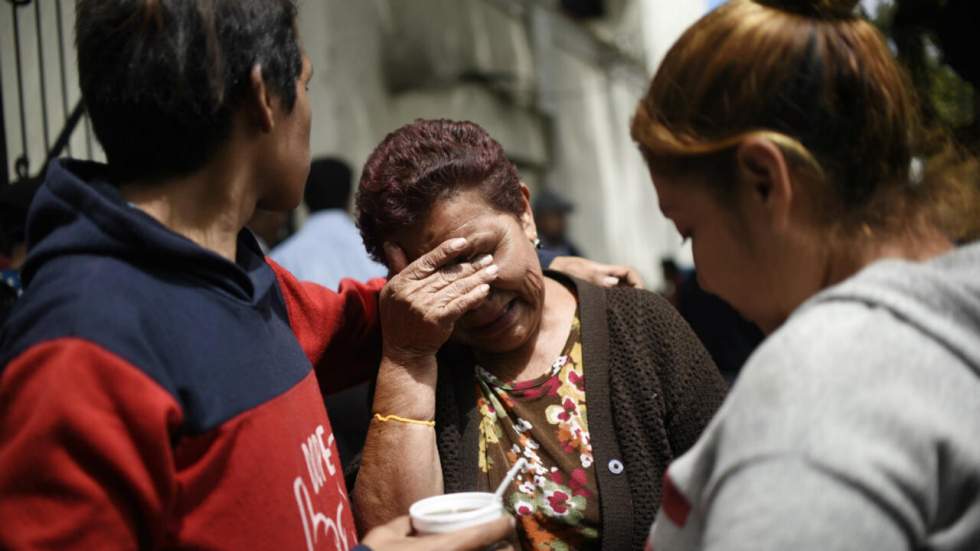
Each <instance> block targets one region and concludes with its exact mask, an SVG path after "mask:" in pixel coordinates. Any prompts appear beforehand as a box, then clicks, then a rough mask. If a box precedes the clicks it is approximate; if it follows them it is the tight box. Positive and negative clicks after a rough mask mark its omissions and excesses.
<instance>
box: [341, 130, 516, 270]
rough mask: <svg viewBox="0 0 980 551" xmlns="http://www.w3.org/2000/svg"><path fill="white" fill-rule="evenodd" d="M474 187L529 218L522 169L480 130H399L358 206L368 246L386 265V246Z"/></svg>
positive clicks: (376, 160)
mask: <svg viewBox="0 0 980 551" xmlns="http://www.w3.org/2000/svg"><path fill="white" fill-rule="evenodd" d="M471 187H478V188H479V189H480V191H481V192H482V193H483V196H484V197H485V198H486V200H487V202H488V203H490V205H492V206H493V207H494V208H495V209H497V210H499V211H501V212H507V213H511V214H514V215H515V216H520V215H521V213H523V212H524V196H523V195H522V194H521V181H520V178H519V177H518V175H517V169H516V168H514V165H513V163H511V162H510V160H508V159H507V156H506V155H505V154H504V148H502V147H501V146H500V144H499V143H497V141H496V140H494V139H493V138H491V137H490V135H489V134H487V132H486V130H484V129H483V128H480V126H478V125H476V124H474V123H472V122H467V121H462V122H460V121H451V120H445V119H439V120H422V119H419V120H417V121H415V122H413V123H411V124H408V125H405V126H403V127H401V128H399V129H398V130H395V131H394V132H392V133H391V134H388V135H387V136H386V137H385V139H384V140H383V141H382V142H381V143H380V144H379V145H378V147H376V148H375V149H374V151H373V152H372V153H371V156H370V157H368V160H367V163H366V164H365V165H364V171H363V172H362V173H361V183H360V185H359V186H358V189H357V201H356V205H357V225H358V227H360V229H361V236H362V237H363V238H364V246H365V247H367V251H368V252H369V253H371V256H373V257H374V258H376V259H377V260H379V261H381V262H385V255H384V248H383V246H384V242H385V240H387V239H389V238H390V236H392V235H394V234H396V233H397V232H399V231H402V230H405V229H407V228H410V227H412V226H414V225H415V224H420V223H421V222H422V221H423V220H425V217H426V216H427V215H428V214H429V211H430V209H431V208H432V206H433V205H434V204H435V203H436V201H438V200H440V199H445V198H446V197H448V196H450V195H451V194H453V193H455V192H457V191H460V190H462V189H468V188H471Z"/></svg>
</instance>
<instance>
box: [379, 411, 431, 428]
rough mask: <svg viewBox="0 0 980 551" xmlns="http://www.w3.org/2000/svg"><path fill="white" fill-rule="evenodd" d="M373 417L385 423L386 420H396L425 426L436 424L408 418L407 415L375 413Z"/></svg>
mask: <svg viewBox="0 0 980 551" xmlns="http://www.w3.org/2000/svg"><path fill="white" fill-rule="evenodd" d="M374 418H375V419H377V420H378V421H381V422H382V423H387V422H388V421H397V422H399V423H405V424H407V425H422V426H425V427H434V426H436V422H435V421H423V420H421V419H409V418H407V417H399V416H397V415H381V414H380V413H375V414H374Z"/></svg>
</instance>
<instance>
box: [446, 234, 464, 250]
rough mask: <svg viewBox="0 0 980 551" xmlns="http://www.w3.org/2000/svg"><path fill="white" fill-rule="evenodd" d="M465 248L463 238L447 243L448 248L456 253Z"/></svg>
mask: <svg viewBox="0 0 980 551" xmlns="http://www.w3.org/2000/svg"><path fill="white" fill-rule="evenodd" d="M465 246H466V238H465V237H457V238H456V239H453V240H452V241H450V242H449V248H450V249H452V250H454V251H458V250H460V249H462V248H463V247H465Z"/></svg>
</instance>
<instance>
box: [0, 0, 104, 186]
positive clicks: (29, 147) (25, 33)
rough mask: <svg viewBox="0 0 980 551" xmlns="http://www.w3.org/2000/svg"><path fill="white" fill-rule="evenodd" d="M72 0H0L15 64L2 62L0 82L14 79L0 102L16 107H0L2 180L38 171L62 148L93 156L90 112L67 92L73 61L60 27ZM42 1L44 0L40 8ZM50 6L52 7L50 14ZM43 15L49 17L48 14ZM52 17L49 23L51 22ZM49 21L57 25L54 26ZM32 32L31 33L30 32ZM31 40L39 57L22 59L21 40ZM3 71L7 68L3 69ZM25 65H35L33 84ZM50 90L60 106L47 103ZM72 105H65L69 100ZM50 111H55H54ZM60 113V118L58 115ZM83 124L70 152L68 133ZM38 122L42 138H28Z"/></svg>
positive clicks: (0, 182) (30, 67) (1, 182)
mask: <svg viewBox="0 0 980 551" xmlns="http://www.w3.org/2000/svg"><path fill="white" fill-rule="evenodd" d="M66 1H67V2H71V0H45V1H44V2H41V1H38V0H6V3H7V6H6V7H5V6H2V5H0V9H5V8H9V10H10V11H9V15H10V18H11V21H10V24H11V26H12V27H13V42H14V44H13V46H14V47H13V52H14V63H13V67H3V66H2V65H0V77H2V80H3V82H10V80H9V79H14V83H15V86H10V87H9V88H5V87H3V86H0V106H4V107H6V103H5V102H8V101H10V102H12V101H15V100H16V102H17V108H16V109H10V110H7V109H0V185H5V184H9V183H11V182H12V181H13V182H16V181H23V180H28V179H30V178H32V177H37V176H38V175H39V174H40V173H41V172H42V171H43V170H44V167H45V166H46V165H47V162H48V161H50V160H51V159H54V158H56V157H59V156H61V155H62V154H64V153H68V154H69V155H71V154H73V153H81V154H82V155H81V156H84V157H87V158H91V157H92V153H93V145H92V133H91V131H90V129H89V123H88V118H87V117H86V116H85V107H84V104H83V103H82V101H81V99H80V94H78V95H79V99H77V100H75V101H74V102H72V101H71V99H70V96H69V92H70V91H73V90H72V88H73V86H72V85H71V84H70V82H69V78H68V77H69V71H70V70H73V67H71V66H69V59H70V56H67V55H66V54H65V46H66V42H68V41H66V40H65V36H64V35H65V30H64V13H63V12H64V7H63V4H64V3H65V2H66ZM42 5H43V6H44V7H43V8H42ZM49 10H54V13H53V17H52V13H51V11H49ZM29 11H33V16H34V25H33V28H32V26H31V25H29V23H25V22H24V21H23V18H26V17H28V15H27V14H28V12H29ZM46 16H47V17H46ZM51 19H53V20H54V21H53V23H52V22H51ZM52 27H56V28H54V29H52ZM31 34H33V35H34V36H30V35H31ZM29 41H33V42H34V43H35V44H36V47H37V63H36V64H32V63H30V62H28V60H27V59H25V54H24V51H23V50H24V46H25V45H27V44H29V43H30V42H29ZM53 49H57V56H54V55H52V50H53ZM50 58H54V62H55V63H57V65H58V70H57V71H56V72H55V74H56V77H57V78H56V80H57V81H58V82H50V81H49V78H48V77H49V74H48V70H47V69H49V67H48V64H49V63H51V62H52V60H51V59H50ZM6 71H11V73H9V74H8V73H7V72H6ZM28 71H36V74H37V77H38V78H37V87H36V88H34V86H33V83H31V84H30V85H29V84H28V81H27V79H26V78H25V77H26V74H27V72H28ZM11 88H12V89H13V92H14V94H13V95H14V97H8V96H6V95H4V93H3V92H4V89H8V90H9V89H11ZM31 94H36V96H34V97H37V98H39V100H40V105H39V109H38V110H37V112H36V113H34V112H28V109H27V104H28V98H29V97H31ZM52 94H58V95H60V100H61V101H60V102H54V104H55V105H58V106H59V107H60V109H58V108H57V107H55V108H54V109H53V110H52V109H50V107H51V105H49V101H50V100H51V99H53V98H52ZM72 103H74V105H73V106H72V107H71V108H69V106H70V105H72ZM52 111H54V112H52ZM58 111H60V113H58ZM5 112H13V113H14V114H15V115H16V117H17V121H16V123H15V124H14V125H12V126H13V127H14V128H15V130H14V131H16V132H18V133H19V137H20V145H19V147H16V146H15V145H14V144H13V143H12V142H13V141H14V140H12V139H10V138H11V137H12V136H8V135H7V121H6V120H4V113H5ZM58 117H60V120H58ZM59 124H60V125H61V130H60V131H59V132H58V133H57V134H56V135H54V140H53V141H52V132H51V128H52V126H57V125H59ZM80 124H81V125H83V127H84V143H85V148H84V152H73V151H72V147H71V138H72V136H73V135H74V133H75V130H76V129H77V128H78V127H79V125H80ZM35 125H39V126H40V127H41V139H40V143H35V142H37V141H38V140H34V141H33V142H32V140H31V136H30V133H29V129H32V128H36V126H35ZM38 159H43V160H44V162H43V163H42V164H40V165H39V166H37V165H33V163H32V162H33V161H36V160H38ZM11 161H13V174H11V171H10V168H11ZM32 166H35V174H33V175H32V174H31V170H32Z"/></svg>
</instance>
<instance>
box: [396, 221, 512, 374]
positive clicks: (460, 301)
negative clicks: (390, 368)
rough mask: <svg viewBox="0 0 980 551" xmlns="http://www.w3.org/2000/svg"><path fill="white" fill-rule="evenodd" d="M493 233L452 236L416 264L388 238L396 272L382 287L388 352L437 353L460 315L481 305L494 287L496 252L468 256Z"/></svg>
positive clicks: (410, 355) (406, 354) (404, 354)
mask: <svg viewBox="0 0 980 551" xmlns="http://www.w3.org/2000/svg"><path fill="white" fill-rule="evenodd" d="M487 239H490V236H481V235H476V236H472V237H471V238H469V239H466V238H455V239H450V240H447V241H445V242H443V243H442V244H440V245H439V246H437V247H436V248H434V249H433V250H431V251H429V252H428V253H426V254H424V255H422V256H421V257H419V258H418V259H417V260H415V261H414V262H412V263H411V264H408V263H407V259H406V256H405V252H404V251H402V250H401V248H399V247H398V246H397V245H395V244H393V243H386V244H385V255H386V256H387V260H388V266H389V267H390V268H391V273H392V277H391V278H390V279H389V281H388V284H387V285H385V287H384V289H383V290H382V292H381V326H382V335H383V336H384V354H385V355H386V356H388V357H392V358H405V359H413V358H419V357H425V356H434V355H435V353H436V352H437V351H438V350H439V348H441V347H442V345H443V344H445V342H446V341H447V340H448V339H449V337H450V335H452V332H453V328H454V327H455V324H456V321H457V320H459V318H460V317H461V316H462V315H463V314H465V313H466V312H468V311H470V310H472V309H473V308H477V307H479V306H480V305H481V304H483V302H484V301H485V300H486V299H487V296H488V295H489V293H490V285H489V284H490V283H491V282H492V281H493V280H495V279H496V278H497V274H498V272H499V269H498V268H497V266H496V265H494V264H493V257H491V256H490V255H484V256H482V257H479V258H476V259H473V260H471V261H466V262H458V259H460V258H469V256H470V255H471V254H472V253H473V251H477V250H480V248H481V247H482V246H483V241H485V240H487Z"/></svg>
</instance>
